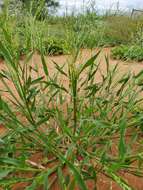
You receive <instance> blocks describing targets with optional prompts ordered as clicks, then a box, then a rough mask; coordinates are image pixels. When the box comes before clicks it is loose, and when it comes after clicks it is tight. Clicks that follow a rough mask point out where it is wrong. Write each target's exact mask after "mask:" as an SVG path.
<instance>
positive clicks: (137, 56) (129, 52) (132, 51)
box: [112, 45, 143, 61]
mask: <svg viewBox="0 0 143 190" xmlns="http://www.w3.org/2000/svg"><path fill="white" fill-rule="evenodd" d="M112 57H113V58H114V59H122V60H128V61H129V60H132V61H143V49H142V47H141V46H139V45H131V46H129V45H122V46H119V47H115V48H114V49H113V50H112Z"/></svg>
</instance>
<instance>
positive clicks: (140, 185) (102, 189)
mask: <svg viewBox="0 0 143 190" xmlns="http://www.w3.org/2000/svg"><path fill="white" fill-rule="evenodd" d="M97 51H98V50H97V49H96V50H93V51H90V50H82V51H81V56H80V59H79V61H78V64H80V63H83V62H85V61H86V60H88V59H89V58H90V57H91V56H92V55H94V54H95V53H96V52H97ZM105 55H109V57H110V48H105V49H103V50H102V52H101V55H100V58H98V61H99V60H100V62H101V65H100V70H101V72H103V73H105V72H106V64H105V58H104V56H105ZM69 57H70V56H69V55H61V56H51V57H47V58H46V61H47V65H48V69H49V72H50V73H54V71H55V69H54V64H52V62H53V61H54V62H56V63H57V64H59V65H61V66H62V65H63V64H66V63H67V61H68V58H69ZM40 63H41V58H40V56H39V55H38V54H35V55H34V56H33V59H32V62H31V65H36V66H37V68H39V72H40V74H42V68H41V64H40ZM109 63H110V68H113V67H114V66H115V65H116V64H118V75H119V76H121V75H123V74H124V73H128V72H131V73H135V74H137V73H139V72H140V71H141V70H143V62H140V63H136V62H123V61H118V60H113V59H111V58H109ZM2 69H5V64H4V62H3V61H1V62H0V70H2ZM65 69H67V67H66V66H65ZM61 80H62V83H63V84H64V85H65V86H67V85H68V81H66V79H65V78H63V79H61ZM96 80H97V81H98V80H99V81H100V80H101V76H100V74H97V78H96ZM9 85H10V86H11V88H13V86H12V84H11V83H10V82H9ZM1 88H3V86H2V84H1V83H0V89H1ZM13 90H14V89H13ZM4 96H7V95H6V94H4ZM4 132H5V129H4V126H3V125H0V137H1V136H2V135H3V134H4ZM122 176H123V177H124V178H125V179H126V180H127V182H128V183H129V184H131V185H132V187H133V188H134V189H135V190H143V178H138V177H135V176H132V175H131V174H125V173H124V174H122ZM58 189H59V188H58V185H57V184H55V187H54V188H53V190H58ZM92 189H93V188H92V184H90V182H89V190H92ZM14 190H23V188H22V184H19V185H17V186H15V188H14ZM97 190H121V188H120V187H118V186H117V185H116V184H115V183H114V182H112V181H109V180H108V179H107V178H106V177H105V176H100V178H99V179H98V183H97Z"/></svg>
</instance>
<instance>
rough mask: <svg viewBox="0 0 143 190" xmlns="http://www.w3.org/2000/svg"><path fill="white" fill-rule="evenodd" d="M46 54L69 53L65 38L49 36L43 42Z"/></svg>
mask: <svg viewBox="0 0 143 190" xmlns="http://www.w3.org/2000/svg"><path fill="white" fill-rule="evenodd" d="M43 49H44V52H45V55H61V54H66V53H68V50H67V47H66V42H65V41H64V40H62V39H61V40H60V39H58V38H57V39H56V38H49V39H48V40H46V41H44V42H43Z"/></svg>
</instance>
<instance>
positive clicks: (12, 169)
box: [0, 17, 143, 190]
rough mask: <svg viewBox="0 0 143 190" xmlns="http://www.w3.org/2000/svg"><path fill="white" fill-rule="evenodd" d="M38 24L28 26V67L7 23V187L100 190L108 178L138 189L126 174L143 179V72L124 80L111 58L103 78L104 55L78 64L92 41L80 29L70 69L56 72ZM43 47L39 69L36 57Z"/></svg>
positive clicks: (3, 75) (72, 40) (2, 173)
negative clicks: (86, 44)
mask: <svg viewBox="0 0 143 190" xmlns="http://www.w3.org/2000/svg"><path fill="white" fill-rule="evenodd" d="M35 22H36V20H35V18H33V17H31V19H30V20H27V25H25V27H26V28H24V29H23V30H24V32H23V33H22V34H23V36H22V38H23V43H24V44H26V45H27V46H26V47H29V48H27V49H28V51H26V55H25V57H24V60H23V61H22V62H21V61H20V56H19V55H20V52H19V50H18V49H17V51H15V46H14V45H13V38H12V32H11V30H10V31H9V30H7V24H6V23H5V24H3V25H2V27H1V29H0V32H1V34H2V36H3V41H0V52H2V55H3V56H4V59H5V67H6V68H5V69H4V70H1V71H0V81H1V84H2V85H3V87H2V88H1V89H0V90H1V91H0V92H1V94H0V123H2V125H3V126H4V127H5V128H6V129H7V133H6V134H5V135H4V136H3V137H0V168H1V169H0V186H1V187H2V188H3V189H13V188H14V185H15V184H16V185H17V184H21V183H22V184H23V185H24V188H25V189H26V190H29V189H38V188H42V189H52V188H53V187H54V185H55V183H57V185H58V188H59V189H76V188H79V189H82V190H87V189H89V186H88V182H89V181H90V182H92V187H93V188H92V189H96V187H97V181H98V179H99V178H100V176H101V175H105V176H106V177H107V178H109V180H112V181H114V182H115V183H116V184H117V185H118V186H120V187H121V188H122V189H124V190H126V189H127V190H130V189H133V188H132V187H131V184H128V183H127V181H126V180H125V179H124V178H123V177H122V176H121V173H120V172H121V171H123V172H127V173H130V174H132V175H135V176H138V177H143V167H142V161H143V152H142V144H141V143H140V142H141V140H140V134H142V131H141V130H140V128H141V127H142V107H141V106H140V105H142V98H140V95H141V93H142V85H143V84H142V77H143V72H142V71H141V72H140V73H139V74H137V75H132V74H131V73H129V74H125V75H123V76H121V77H118V76H117V75H118V67H117V65H115V67H114V68H112V69H110V65H109V60H108V57H107V56H105V62H106V72H105V73H102V71H101V69H100V68H101V67H100V61H99V55H100V51H99V52H96V53H95V55H93V56H92V57H91V58H90V59H89V60H85V62H84V63H81V64H78V61H79V59H80V51H79V49H80V47H82V45H83V41H84V37H85V36H84V32H83V33H81V34H79V33H76V34H78V35H75V32H73V31H72V32H71V33H69V36H67V39H68V42H69V48H70V52H71V53H72V54H71V56H69V58H68V59H67V61H66V63H63V64H62V65H60V64H58V63H56V62H54V61H53V62H52V63H51V64H53V66H54V70H53V71H52V72H50V69H49V63H50V62H48V64H47V62H46V60H45V57H44V55H45V51H44V48H43V42H44V41H45V38H44V36H43V32H41V31H39V30H38V27H37V26H36V28H35ZM29 24H30V25H29ZM43 24H44V22H43ZM35 44H36V45H35ZM37 47H38V50H39V56H40V58H41V62H40V63H39V65H36V64H35V63H34V59H33V54H34V52H35V48H37ZM97 75H100V80H96V79H97ZM63 79H64V80H63ZM65 80H66V81H67V83H66V84H65V83H63V82H62V81H65ZM10 86H13V87H12V88H11V87H10ZM134 145H135V147H136V149H134ZM114 150H116V151H114ZM39 154H40V155H41V156H40V159H36V160H35V159H33V157H34V158H35V157H36V156H37V155H38V156H39ZM38 158H39V157H38ZM135 163H136V164H137V165H135Z"/></svg>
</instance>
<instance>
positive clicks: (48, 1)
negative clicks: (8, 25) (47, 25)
mask: <svg viewBox="0 0 143 190" xmlns="http://www.w3.org/2000/svg"><path fill="white" fill-rule="evenodd" d="M8 2H9V6H10V10H11V12H13V13H15V9H17V7H18V9H19V7H20V6H18V5H21V7H22V9H26V11H30V12H31V13H32V14H33V15H35V13H36V14H37V11H38V15H37V17H38V19H39V18H42V17H45V16H46V15H47V14H48V12H49V10H55V9H56V8H57V7H58V6H59V2H58V0H0V6H1V8H2V9H3V8H4V7H5V6H7V3H8ZM19 11H21V10H19Z"/></svg>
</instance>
